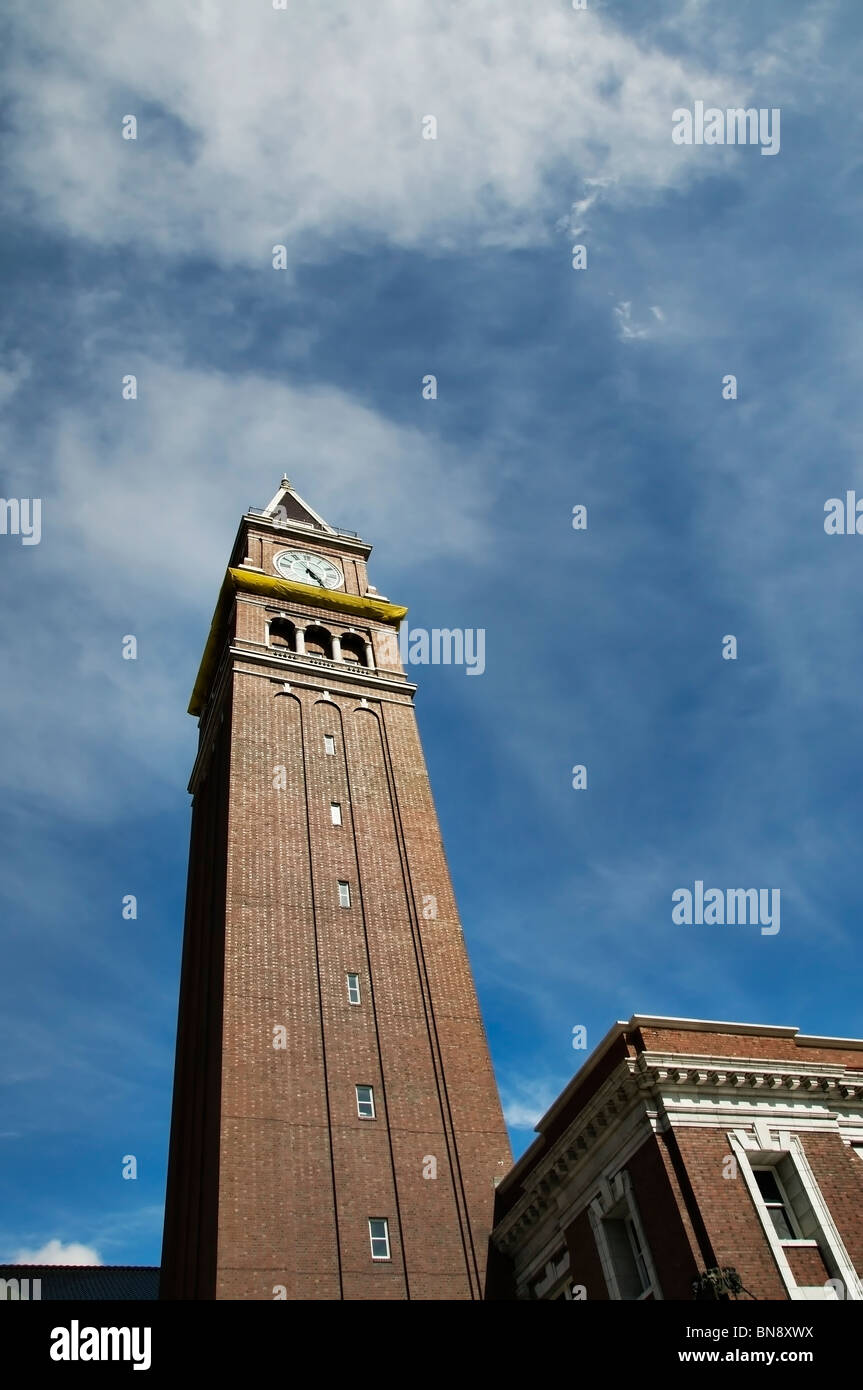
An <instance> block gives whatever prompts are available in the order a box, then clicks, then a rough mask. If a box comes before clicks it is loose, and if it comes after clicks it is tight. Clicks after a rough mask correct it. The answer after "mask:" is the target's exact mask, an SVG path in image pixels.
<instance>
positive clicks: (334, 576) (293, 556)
mask: <svg viewBox="0 0 863 1390" xmlns="http://www.w3.org/2000/svg"><path fill="white" fill-rule="evenodd" d="M273 564H274V565H275V567H276V569H277V570H278V572H279V574H280V575H281V576H282V578H283V579H294V580H296V581H297V583H299V584H319V585H320V587H321V588H322V589H340V588H341V587H342V585H343V584H344V582H345V581H344V576H343V575H342V572H341V570H340V569H339V568H338V566H337V565H334V564H333V562H332V560H327V559H325V558H324V556H323V555H312V554H310V553H309V551H307V550H280V551H279V553H278V555H276V556H274V558H273Z"/></svg>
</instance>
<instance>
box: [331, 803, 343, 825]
mask: <svg viewBox="0 0 863 1390" xmlns="http://www.w3.org/2000/svg"><path fill="white" fill-rule="evenodd" d="M330 820H331V821H332V823H333V825H341V823H342V806H341V802H340V801H331V802H330Z"/></svg>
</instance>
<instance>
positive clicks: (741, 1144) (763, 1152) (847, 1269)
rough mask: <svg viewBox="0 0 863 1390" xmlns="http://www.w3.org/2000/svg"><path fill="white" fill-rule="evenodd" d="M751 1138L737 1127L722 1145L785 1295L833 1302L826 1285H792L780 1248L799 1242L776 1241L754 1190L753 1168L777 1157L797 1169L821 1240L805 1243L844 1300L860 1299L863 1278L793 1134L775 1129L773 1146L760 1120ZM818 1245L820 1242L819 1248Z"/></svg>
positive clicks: (761, 1202) (763, 1165) (730, 1132)
mask: <svg viewBox="0 0 863 1390" xmlns="http://www.w3.org/2000/svg"><path fill="white" fill-rule="evenodd" d="M753 1131H754V1133H755V1139H754V1140H753V1139H750V1138H749V1136H748V1135H747V1133H746V1131H745V1130H742V1129H737V1130H731V1131H727V1137H728V1142H729V1144H730V1145H731V1151H732V1153H733V1154H734V1157H735V1158H736V1159H737V1166H738V1170H739V1172H740V1173H742V1175H743V1179H744V1181H745V1183H746V1186H747V1188H748V1189H749V1195H750V1197H751V1198H752V1201H753V1204H754V1206H755V1210H756V1211H757V1213H758V1216H759V1219H760V1221H761V1225H762V1228H763V1230H764V1233H765V1235H766V1237H767V1242H768V1244H769V1246H770V1249H771V1251H772V1254H773V1258H774V1260H775V1261H776V1266H777V1269H778V1270H779V1276H780V1278H781V1280H782V1282H783V1284H784V1285H785V1292H786V1293H787V1294H788V1297H789V1299H792V1300H803V1299H815V1298H824V1299H832V1298H835V1297H836V1295H835V1291H834V1290H833V1289H832V1288H831V1287H830V1286H829V1285H827V1284H825V1285H824V1286H823V1287H820V1286H819V1287H817V1288H816V1287H814V1286H808V1285H801V1284H798V1283H797V1281H796V1280H795V1278H794V1275H793V1273H792V1271H791V1266H790V1264H789V1263H788V1259H787V1256H786V1254H785V1250H784V1248H783V1245H789V1244H791V1245H801V1244H803V1243H804V1242H801V1241H792V1242H789V1241H785V1242H783V1241H781V1240H780V1239H779V1236H778V1234H777V1232H776V1228H775V1226H774V1225H773V1222H772V1221H771V1219H770V1215H769V1213H768V1210H767V1208H766V1206H765V1205H764V1201H763V1199H762V1196H761V1192H760V1191H759V1188H758V1184H757V1182H756V1181H755V1176H754V1174H753V1172H752V1168H753V1165H754V1166H755V1167H758V1168H761V1167H766V1165H767V1164H768V1163H769V1162H771V1160H772V1161H774V1162H779V1160H780V1159H781V1158H783V1157H786V1156H790V1158H791V1161H792V1162H793V1164H794V1167H795V1168H796V1170H797V1176H798V1177H799V1179H800V1181H801V1184H802V1186H803V1190H804V1192H805V1193H806V1198H807V1200H808V1202H809V1205H810V1207H811V1209H812V1212H813V1214H814V1216H815V1220H816V1222H817V1223H818V1227H819V1229H820V1236H821V1238H820V1239H819V1240H817V1241H814V1240H813V1241H807V1242H805V1243H806V1244H809V1245H817V1246H818V1247H819V1249H820V1250H821V1254H822V1257H823V1258H824V1260H825V1263H826V1264H827V1267H828V1269H829V1268H830V1266H831V1265H832V1266H833V1267H834V1270H835V1277H836V1278H838V1279H841V1281H842V1283H843V1284H844V1286H845V1297H846V1298H847V1299H853V1300H855V1301H858V1302H859V1301H861V1300H863V1280H861V1279H860V1278H859V1277H858V1275H857V1271H856V1270H855V1268H854V1265H853V1263H852V1261H851V1258H850V1256H849V1254H848V1251H847V1250H846V1249H845V1245H844V1242H843V1240H842V1237H841V1236H840V1234H839V1231H838V1229H837V1227H836V1223H835V1222H834V1220H833V1217H832V1216H831V1215H830V1209H829V1207H828V1206H827V1203H826V1202H825V1200H824V1196H823V1194H822V1192H821V1189H820V1188H819V1186H818V1184H817V1182H816V1181H815V1175H814V1174H813V1172H812V1169H811V1168H810V1166H809V1160H808V1159H807V1157H806V1152H805V1150H804V1148H803V1145H802V1144H801V1142H800V1138H799V1136H798V1135H796V1134H792V1133H790V1132H788V1131H781V1132H780V1135H779V1142H778V1143H776V1142H775V1141H774V1140H773V1139H772V1138H771V1136H770V1132H769V1129H768V1127H767V1125H766V1124H764V1123H763V1122H762V1121H760V1120H755V1121H754V1123H753ZM822 1241H823V1244H822Z"/></svg>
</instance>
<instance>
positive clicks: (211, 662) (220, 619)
mask: <svg viewBox="0 0 863 1390" xmlns="http://www.w3.org/2000/svg"><path fill="white" fill-rule="evenodd" d="M238 593H246V594H259V595H264V596H265V597H267V598H277V599H283V600H284V601H286V602H288V603H298V604H302V605H304V606H305V607H307V608H324V609H329V610H332V611H333V612H336V613H347V614H350V615H351V617H356V618H366V619H369V620H371V621H373V622H378V623H387V624H388V625H389V626H391V627H398V625H399V623H400V622H401V621H402V619H403V618H405V617H406V616H407V611H408V610H407V609H406V608H404V607H402V606H401V604H397V603H389V602H388V601H387V600H386V599H382V598H373V597H371V596H366V597H360V596H359V595H357V594H346V593H343V592H342V591H336V590H334V589H332V590H331V589H321V588H319V587H318V586H317V585H316V584H299V583H297V581H296V580H293V579H276V578H274V577H273V576H272V575H269V574H257V573H255V572H254V571H252V570H246V569H229V570H228V571H227V573H226V575H225V579H224V582H223V584H222V588H221V592H220V593H219V598H218V601H217V603H216V611H215V613H214V614H213V621H212V623H211V624H210V632H209V636H208V637H207V644H206V646H205V648H204V655H203V656H202V658H201V664H200V667H199V668H198V675H197V678H196V680H195V688H194V690H193V691H192V698H191V700H190V701H189V714H194V715H199V714H201V712H202V711H203V708H204V705H205V704H206V701H207V695H208V693H209V689H210V684H211V681H212V678H213V675H214V674H215V670H216V666H217V664H218V660H219V653H220V651H221V649H222V646H223V645H224V639H225V635H226V626H227V621H228V616H229V614H230V611H231V607H232V605H233V602H234V597H235V595H236V594H238Z"/></svg>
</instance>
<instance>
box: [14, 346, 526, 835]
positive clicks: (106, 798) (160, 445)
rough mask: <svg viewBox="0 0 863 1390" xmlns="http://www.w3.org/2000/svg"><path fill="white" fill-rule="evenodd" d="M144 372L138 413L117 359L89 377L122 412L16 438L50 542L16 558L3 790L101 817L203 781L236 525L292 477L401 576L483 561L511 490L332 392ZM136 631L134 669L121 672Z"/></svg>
mask: <svg viewBox="0 0 863 1390" xmlns="http://www.w3.org/2000/svg"><path fill="white" fill-rule="evenodd" d="M136 367H137V375H138V390H139V398H138V400H136V401H128V402H124V401H122V400H121V399H120V386H119V374H118V373H117V372H116V367H115V364H114V362H113V361H112V362H111V363H110V364H105V363H103V362H94V364H93V373H94V376H95V377H96V378H97V379H99V380H102V381H106V380H108V379H109V378H110V375H111V371H112V370H114V372H115V375H116V391H115V393H114V394H113V395H112V396H111V397H110V398H106V396H105V395H104V393H103V394H102V395H101V396H99V397H96V398H88V399H86V400H81V401H74V402H73V403H67V404H63V405H58V406H57V407H55V410H54V412H53V413H52V414H51V415H50V417H49V418H48V419H47V420H46V421H45V422H43V425H42V427H41V429H40V430H39V432H38V437H37V435H36V432H34V431H32V430H29V429H26V430H25V429H23V428H20V429H19V431H18V432H16V430H15V427H14V425H11V424H10V427H9V434H10V436H11V437H10V441H9V451H10V455H11V456H12V457H14V458H15V459H16V461H17V465H18V467H19V470H20V472H21V474H22V476H23V478H24V479H26V480H27V481H25V482H22V487H23V491H24V492H25V493H27V492H29V491H33V492H34V493H35V492H36V491H39V492H41V495H42V498H43V508H42V518H43V529H42V541H41V544H40V545H39V546H34V547H30V548H23V547H17V548H16V549H15V551H14V552H11V553H12V555H13V568H12V569H10V574H12V576H13V580H12V582H15V579H16V578H17V581H18V583H19V584H20V589H21V595H20V599H19V601H18V602H17V603H16V604H14V605H8V606H7V607H6V608H5V609H3V610H2V612H0V644H2V646H3V649H4V650H9V651H15V652H16V680H15V681H14V682H11V681H8V682H5V683H4V684H3V685H0V721H2V723H3V726H4V729H5V730H6V737H5V740H4V757H3V759H2V763H0V786H2V787H6V788H8V789H9V790H10V792H14V791H20V789H21V788H22V787H23V788H26V791H27V795H28V796H34V795H35V796H39V795H41V796H43V797H44V798H45V800H46V801H49V802H51V803H53V804H55V805H57V806H62V808H63V810H64V813H66V814H73V813H76V814H81V815H83V816H85V817H86V818H87V819H90V818H92V817H96V818H99V817H100V816H102V815H104V814H107V813H108V812H110V811H111V809H112V808H114V807H116V806H117V804H118V803H119V802H120V801H121V800H122V798H123V797H125V796H128V793H127V792H124V790H123V787H124V786H126V785H128V782H129V779H130V778H132V779H134V781H135V783H136V784H139V785H140V786H141V787H142V789H144V790H146V792H147V794H148V795H149V796H151V797H157V796H159V795H161V794H163V792H164V789H165V785H166V782H167V781H172V782H173V781H175V780H176V769H177V768H178V767H180V768H183V769H186V768H187V767H189V766H191V759H192V757H193V752H192V746H193V741H194V725H193V723H192V721H191V719H188V718H187V717H186V716H185V714H184V711H185V709H186V705H187V703H188V698H189V695H190V692H191V687H192V684H193V681H194V675H195V671H196V669H197V662H198V660H199V658H200V655H201V653H202V651H203V648H204V643H205V641H206V636H207V630H208V626H209V622H210V618H211V616H212V610H213V607H214V605H215V601H216V597H217V595H218V592H219V585H220V583H221V580H222V577H223V575H224V571H225V567H226V565H227V561H228V557H229V554H230V547H231V543H232V541H233V538H234V535H235V533H236V528H237V522H238V519H239V517H240V515H241V514H242V513H243V512H244V511H245V509H246V508H247V507H248V506H255V507H262V506H264V505H266V503H267V502H268V501H269V499H270V497H271V496H272V495H273V493H274V491H275V489H276V486H277V483H278V480H279V478H280V477H281V475H282V473H283V472H287V473H288V475H289V476H290V477H291V479H292V481H293V482H294V484H295V486H296V487H297V489H298V490H299V492H300V493H301V494H302V495H303V496H305V497H306V498H307V499H308V501H309V502H310V504H311V505H312V506H314V507H315V508H316V509H317V510H318V511H319V512H320V513H321V514H322V515H323V516H324V517H325V518H326V519H327V520H328V521H330V522H332V523H333V524H335V525H339V524H344V525H349V526H350V527H351V528H352V529H355V530H359V531H360V532H361V533H365V534H367V535H369V536H371V538H372V539H373V540H375V541H381V542H385V547H382V548H385V556H386V561H387V565H388V566H389V567H390V570H391V572H392V570H393V569H397V568H398V566H399V564H405V563H407V562H408V561H410V562H411V563H413V564H416V563H417V562H418V561H424V560H428V559H429V558H432V557H437V556H448V557H452V556H461V557H477V556H478V555H479V556H481V555H482V554H483V552H484V547H489V546H490V545H491V544H492V539H493V535H492V533H493V511H494V507H493V503H494V496H495V489H496V488H497V487H499V486H501V485H503V471H502V470H501V469H500V467H499V466H498V467H495V466H493V448H494V444H493V441H486V442H485V443H484V444H483V445H481V446H479V447H478V448H477V449H476V450H465V449H459V448H455V447H453V446H452V445H449V444H446V443H442V442H441V441H440V440H439V439H437V438H436V436H435V434H434V433H433V431H431V430H429V431H427V432H424V431H421V430H420V429H418V428H416V427H414V426H402V425H397V424H394V423H391V422H390V421H388V420H386V419H385V418H384V417H383V416H382V415H380V414H379V413H377V412H376V411H375V410H373V409H370V408H369V407H367V406H365V405H363V404H361V403H360V402H358V401H357V400H355V399H354V398H353V397H351V396H349V395H348V394H347V393H345V392H343V391H340V390H338V389H336V388H334V387H328V386H310V387H303V388H297V387H293V386H289V385H285V384H283V383H281V382H274V381H272V380H271V379H269V378H267V377H264V376H258V375H254V374H250V375H248V376H246V377H244V378H242V379H240V380H237V379H234V378H230V377H228V376H226V375H222V374H220V373H213V372H202V371H196V370H188V369H184V368H182V367H179V366H176V367H175V366H173V365H167V364H165V363H164V362H158V361H156V360H152V359H149V358H144V357H142V358H140V359H138V360H137V361H136ZM406 517H410V518H412V524H411V525H408V526H406V525H405V518H406ZM418 518H421V521H420V520H418ZM373 564H374V559H373ZM380 577H381V576H380V574H379V572H373V582H375V580H376V579H380ZM379 587H381V588H383V587H385V586H384V585H382V584H379ZM387 587H388V586H387ZM389 596H390V597H391V598H392V599H393V600H394V601H396V602H398V601H400V599H401V598H402V595H401V594H399V593H395V592H393V593H391V594H390V595H389ZM126 634H132V635H134V636H136V637H137V639H138V659H137V660H136V661H124V660H122V658H121V650H122V643H121V639H122V638H123V637H124V636H125V635H126ZM58 652H60V653H61V656H62V659H61V663H60V669H61V670H62V673H63V674H62V677H61V678H58V677H57V674H56V670H57V654H58ZM22 690H26V691H27V698H26V700H22V698H21V691H22ZM58 729H62V730H63V739H62V744H61V746H58V744H57V735H56V731H57V730H58ZM106 748H107V749H110V758H106V755H105V750H106ZM143 750H146V753H144V752H143ZM118 765H122V766H123V767H124V769H125V771H124V774H123V776H122V777H121V778H120V779H119V780H118V778H117V767H118ZM139 774H146V775H140V776H139Z"/></svg>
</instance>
